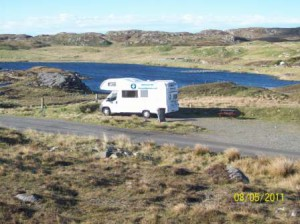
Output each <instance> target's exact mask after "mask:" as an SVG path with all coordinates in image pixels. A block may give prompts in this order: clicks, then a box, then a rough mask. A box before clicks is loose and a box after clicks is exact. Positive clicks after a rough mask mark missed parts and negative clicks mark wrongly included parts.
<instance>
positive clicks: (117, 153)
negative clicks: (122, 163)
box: [100, 145, 133, 159]
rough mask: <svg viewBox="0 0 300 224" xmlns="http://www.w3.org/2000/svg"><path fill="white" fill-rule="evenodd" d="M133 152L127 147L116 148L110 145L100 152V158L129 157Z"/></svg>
mask: <svg viewBox="0 0 300 224" xmlns="http://www.w3.org/2000/svg"><path fill="white" fill-rule="evenodd" d="M131 156H133V153H132V152H131V151H129V150H127V149H118V148H115V147H114V146H112V145H110V146H108V147H107V148H106V150H105V151H103V152H101V156H100V158H114V159H116V158H120V157H131Z"/></svg>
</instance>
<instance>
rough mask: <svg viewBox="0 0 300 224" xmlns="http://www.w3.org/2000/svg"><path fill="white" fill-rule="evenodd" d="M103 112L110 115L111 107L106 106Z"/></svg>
mask: <svg viewBox="0 0 300 224" xmlns="http://www.w3.org/2000/svg"><path fill="white" fill-rule="evenodd" d="M102 113H103V114H104V115H105V116H109V115H110V114H111V112H110V109H109V108H108V107H104V108H103V109H102Z"/></svg>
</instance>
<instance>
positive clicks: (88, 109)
mask: <svg viewBox="0 0 300 224" xmlns="http://www.w3.org/2000/svg"><path fill="white" fill-rule="evenodd" d="M99 106H100V105H99V103H89V104H85V105H81V106H79V110H80V111H81V112H82V113H93V112H95V111H96V110H98V108H99Z"/></svg>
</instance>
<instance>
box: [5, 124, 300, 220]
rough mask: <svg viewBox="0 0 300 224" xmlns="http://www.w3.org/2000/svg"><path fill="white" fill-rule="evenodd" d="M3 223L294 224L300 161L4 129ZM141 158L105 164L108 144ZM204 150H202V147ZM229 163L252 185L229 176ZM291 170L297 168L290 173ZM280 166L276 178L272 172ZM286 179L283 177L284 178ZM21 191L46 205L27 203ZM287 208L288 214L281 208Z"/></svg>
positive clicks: (127, 158)
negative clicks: (268, 197) (255, 199)
mask: <svg viewBox="0 0 300 224" xmlns="http://www.w3.org/2000/svg"><path fill="white" fill-rule="evenodd" d="M0 136H1V137H2V138H7V139H8V138H13V139H20V137H19V136H23V137H21V138H25V139H27V141H26V142H24V141H16V142H14V143H12V142H11V141H5V142H4V143H3V144H1V145H0V149H1V150H0V181H1V194H0V222H1V223H170V222H172V223H177V222H180V223H211V222H213V221H214V222H222V223H223V222H227V223H245V222H247V223H249V222H253V223H274V222H278V221H280V222H282V223H290V224H292V223H296V221H297V220H296V218H292V217H287V216H285V212H286V213H287V214H289V213H290V212H291V211H292V209H295V208H297V204H295V203H294V201H293V200H295V198H296V197H297V191H296V189H295V185H297V186H298V184H299V182H297V178H299V173H300V170H299V169H300V166H299V161H290V160H287V159H284V158H278V159H274V158H267V157H259V158H257V157H237V158H236V159H235V160H234V161H233V162H229V160H228V158H227V156H225V155H224V154H223V153H210V152H209V151H208V152H207V153H205V154H202V153H200V154H199V153H198V152H196V153H195V152H194V151H193V150H191V149H190V148H186V149H181V148H178V147H176V146H173V145H163V146H158V145H156V144H155V143H152V142H140V143H133V142H131V140H130V139H128V138H126V137H124V136H123V137H117V138H111V139H107V138H106V140H105V139H98V138H86V137H79V136H71V135H58V134H41V133H40V134H39V133H36V132H33V131H26V132H25V133H19V132H17V131H13V130H8V129H0ZM108 144H109V145H112V146H114V147H122V148H123V149H127V150H129V151H130V152H133V153H135V155H137V156H132V157H123V158H118V159H111V158H108V159H104V158H100V152H102V151H103V150H104V149H105V148H106V146H107V145H108ZM199 147H200V146H197V148H199ZM282 161H284V162H282ZM228 163H230V164H231V165H232V166H234V167H238V168H240V169H241V170H242V171H244V173H245V174H246V175H247V176H248V177H249V179H250V184H243V183H238V182H235V181H231V180H229V179H228V177H226V175H224V174H225V173H224V172H225V170H224V167H225V165H226V164H228ZM285 164H289V166H290V167H292V168H293V169H292V170H288V169H286V168H284V167H285ZM274 168H276V172H274V171H273V169H274ZM282 173H284V174H285V175H282ZM242 192H243V193H245V194H248V193H250V192H258V193H263V192H274V193H280V194H281V193H283V194H284V201H276V202H273V203H267V202H261V203H251V202H249V203H246V204H245V203H240V202H234V201H233V196H234V194H235V193H242ZM18 193H26V194H36V195H39V197H40V198H41V200H40V201H39V202H36V203H34V204H30V203H21V202H20V201H18V200H17V199H16V198H14V196H15V195H17V194H18ZM278 207H285V210H286V211H284V213H280V214H278V213H277V212H276V209H277V208H278Z"/></svg>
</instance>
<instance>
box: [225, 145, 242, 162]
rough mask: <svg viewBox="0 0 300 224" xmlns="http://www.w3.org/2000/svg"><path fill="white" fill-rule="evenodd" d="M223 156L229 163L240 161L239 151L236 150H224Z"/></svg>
mask: <svg viewBox="0 0 300 224" xmlns="http://www.w3.org/2000/svg"><path fill="white" fill-rule="evenodd" d="M224 155H225V157H226V158H227V159H228V160H229V161H230V162H231V161H234V160H237V159H240V157H241V154H240V152H239V150H238V149H236V148H228V149H226V150H224Z"/></svg>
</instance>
